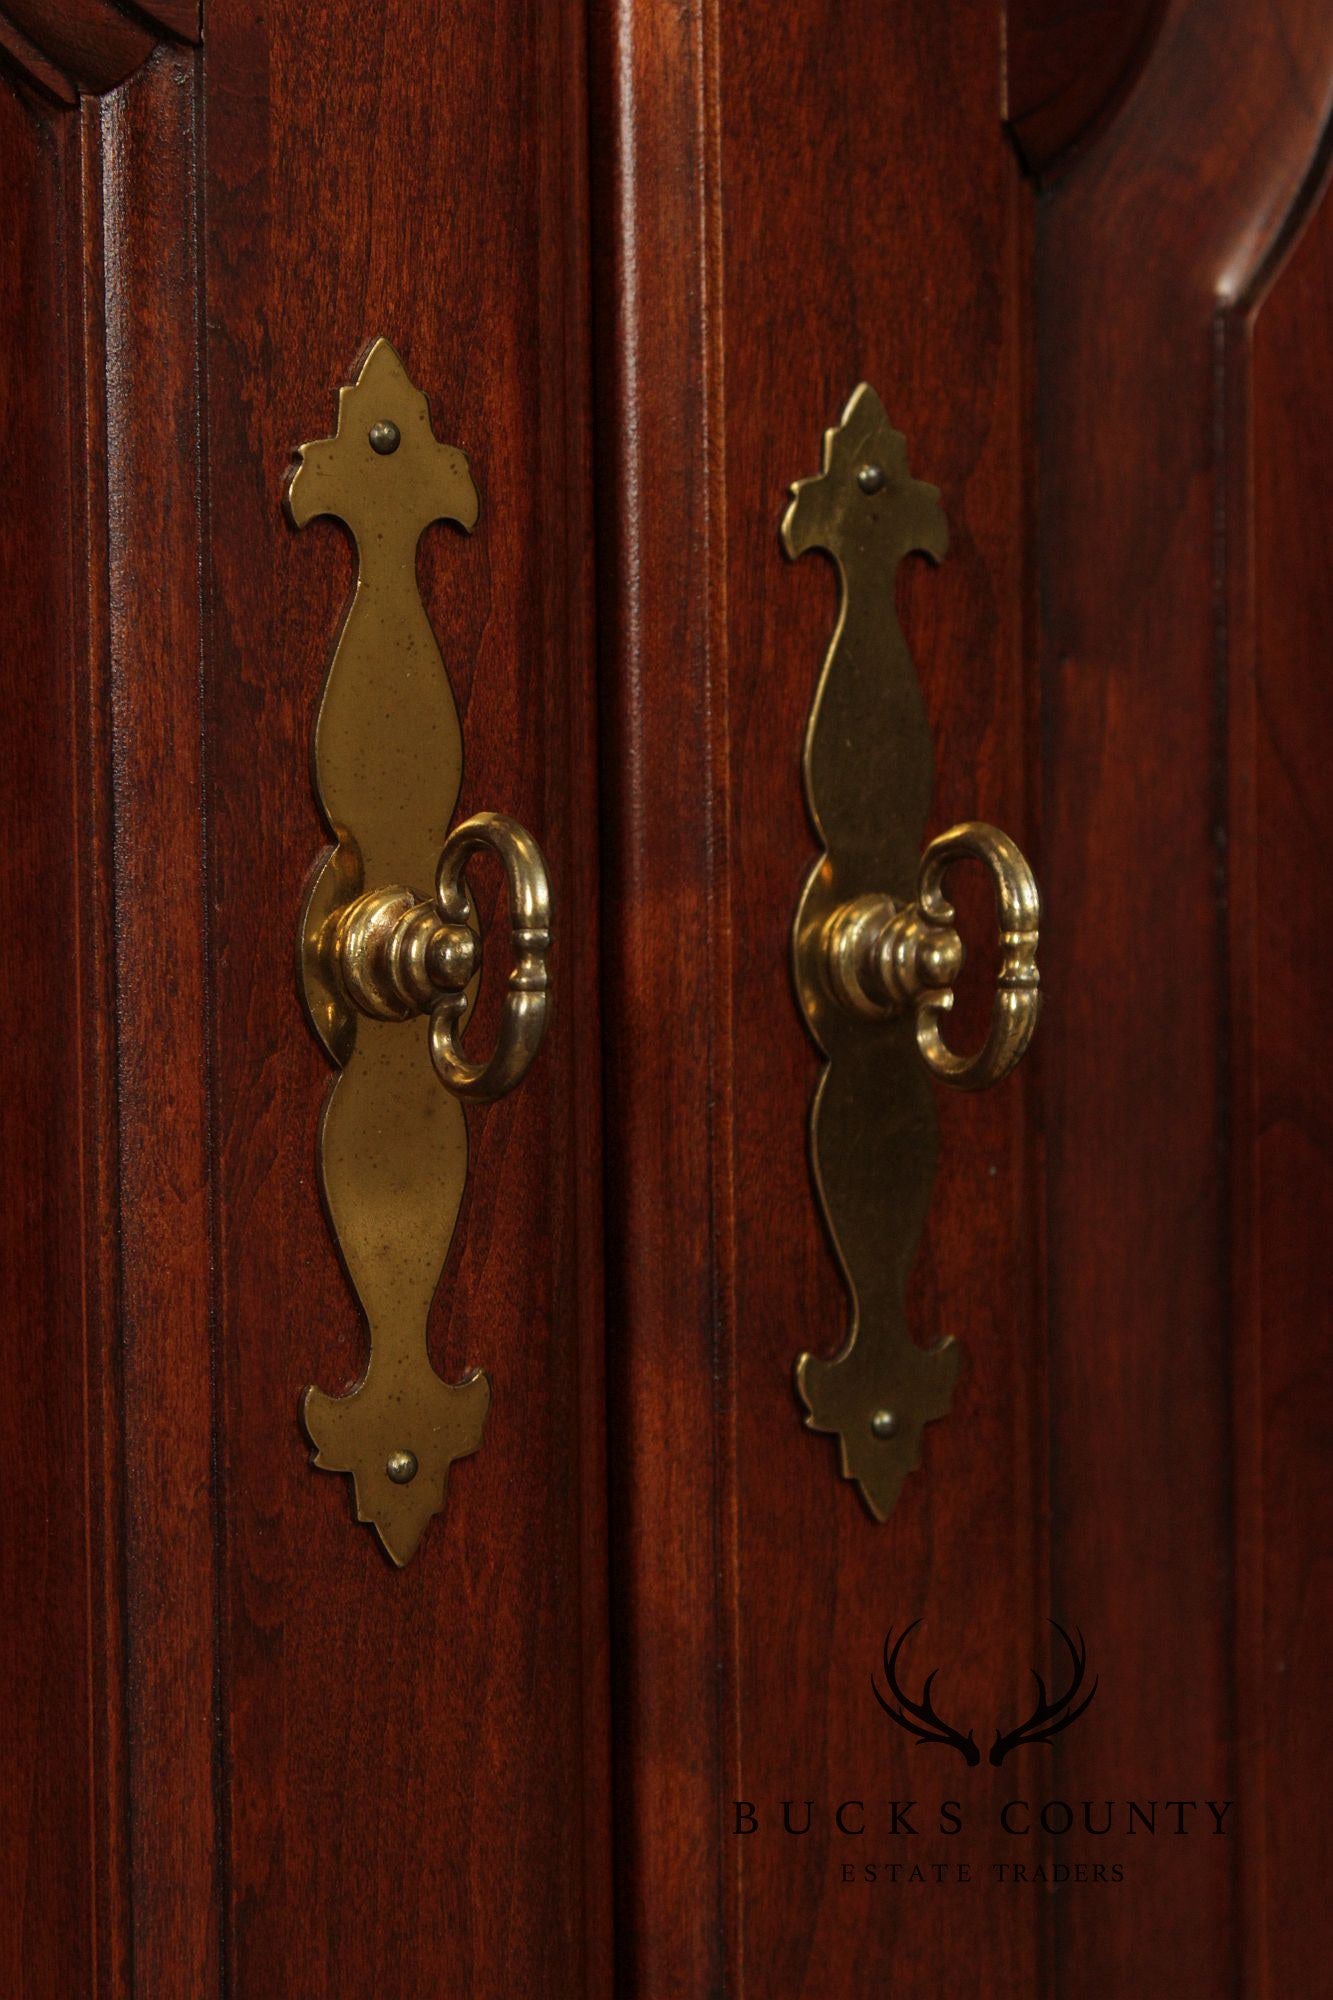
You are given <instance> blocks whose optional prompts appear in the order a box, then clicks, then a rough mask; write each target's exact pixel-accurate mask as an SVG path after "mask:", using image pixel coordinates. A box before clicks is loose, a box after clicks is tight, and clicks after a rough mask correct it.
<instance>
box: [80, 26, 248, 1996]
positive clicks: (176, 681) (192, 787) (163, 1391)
mask: <svg viewBox="0 0 1333 2000" xmlns="http://www.w3.org/2000/svg"><path fill="white" fill-rule="evenodd" d="M196 63H197V58H196V57H195V56H194V55H193V54H192V53H188V52H179V51H174V50H173V51H166V50H164V51H163V52H162V54H161V55H160V56H159V57H158V58H157V59H156V60H155V61H154V63H153V64H152V66H151V67H150V69H149V70H147V71H146V72H145V73H144V74H143V76H142V77H141V78H140V79H139V80H138V82H137V84H136V85H135V86H133V87H132V89H131V90H130V91H128V92H123V93H120V94H119V95H117V96H116V97H115V98H113V99H111V100H109V101H108V102H107V103H106V104H104V106H103V107H102V110H101V113H100V140H101V151H102V206H103V217H104V225H103V233H104V240H105V244H106V249H105V288H106V307H105V312H106V350H105V367H106V411H107V415H106V436H107V446H106V451H107V494H106V506H107V519H108V546H107V603H108V621H109V622H108V648H109V658H110V671H111V757H112V792H113V802H114V814H115V888H114V899H115V900H114V907H115V922H116V957H115V964H116V1006H115V1021H116V1062H117V1078H116V1096H117V1113H118V1120H119V1133H120V1146H119V1159H118V1173H119V1192H120V1216H119V1236H120V1243H119V1247H120V1255H121V1267H122V1277H121V1292H120V1341H121V1380H122V1408H121V1422H122V1425H123V1430H124V1440H125V1444H124V1450H125V1481H126V1498H125V1525H124V1534H125V1547H124V1564H125V1593H126V1606H125V1622H126V1634H127V1673H128V1682H129V1686H128V1718H127V1722H128V1739H129V1749H128V1777H129V1785H130V1794H131V1813H130V1829H131V1868H132V1885H133V1897H134V1909H133V1967H134V1980H135V1983H136V1990H141V1991H148V1992H152V1991H154V1990H158V1991H160V1990H164V1989H167V1988H169V1987H170V1986H171V1985H173V1984H179V1983H181V1982H183V1983H184V1984H185V1985H186V1987H187V1988H188V1990H189V1991H190V1992H191V1993H197V1994H199V1995H201V1996H204V1995H208V1994H211V1993H216V1992H217V1991H218V1990H219V1964H218V1937H219V1928H218V1914H219V1913H218V1907H217V1894H216V1880H215V1875H216V1869H217V1866H218V1860H219V1850H218V1828H217V1810H216V1801H215V1787H216V1780H217V1775H218V1774H217V1770H216V1764H215V1752H216V1728H215V1704H216V1674H217V1657H218V1633H217V1630H216V1624H215V1604H214V1588H213V1555H214V1515H215V1505H216V1498H215V1494H214V1490H213V1480H212V1462H213V1450H214V1422H215V1410H214V1397H213V1356H212V1352H211V1349H212V1338H213V1318H212V1312H213V1306H212V1296H211V1272H210V1262H211V1260H210V1254H209V1203H210V1186H211V1162H210V1153H211V1141H210V1131H209V1104H208V1046H207V1039H206V1037H207V1028H208V1019H207V1000H206V980H207V968H206V949H207V912H206V906H205V896H204V834H203V804H204V797H203V782H204V781H203V742H202V717H201V711H200V699H199V673H200V661H201V645H202V630H201V623H200V604H199V572H200V563H201V560H202V555H203V537H204V521H203V515H202V508H203V496H202V492H201V486H200V465H199V456H198V452H199V431H200V424H201V421H202V414H203V412H202V393H201V384H200V381H199V372H198V363H197V349H198V319H197V315H198V277H199V270H198V262H197V257H198V250H197V243H196V234H195V205H194V190H195V176H196V172H197V139H198V125H197V122H196V121H197V100H196V85H197V72H196ZM146 380H150V381H151V384H152V388H151V393H147V394H146V393H145V381H146ZM150 535H151V543H150V541H149V537H150ZM149 546H151V550H152V555H151V560H150V559H148V556H147V550H148V548H149Z"/></svg>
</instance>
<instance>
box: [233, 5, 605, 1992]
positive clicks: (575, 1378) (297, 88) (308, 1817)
mask: <svg viewBox="0 0 1333 2000" xmlns="http://www.w3.org/2000/svg"><path fill="white" fill-rule="evenodd" d="M205 63H206V80H207V102H208V121H209V122H208V156H207V169H206V191H205V200H206V213H207V250H206V255H207V267H206V272H205V280H204V293H205V299H206V310H207V314H208V320H209V326H210V334H209V339H208V343H207V350H206V370H207V394H208V465H207V492H208V515H209V537H208V562H207V567H206V572H205V600H206V633H207V637H206V643H205V700H206V716H207V724H206V744H207V756H208V765H209V773H208V792H209V805H210V812H209V845H210V869H211V876H210V880H211V893H210V921H211V927H212V962H213V970H212V992H211V1013H212V1020H213V1024H214V1041H213V1062H212V1078H211V1090H212V1100H213V1104H214V1125H215V1132H216V1146H217V1153H216V1191H217V1192H216V1215H215V1249H214V1255H215V1260H216V1274H217V1277H216V1292H215V1311H216V1316H217V1317H216V1325H217V1343H216V1345H217V1359H218V1367H219V1380H220V1393H221V1399H222V1406H221V1411H220V1418H219V1451H220V1471H221V1478H222V1482H223V1488H224V1491H225V1494H226V1496H227V1503H226V1511H225V1516H224V1520H223V1542H222V1550H221V1584H220V1599H219V1618H220V1624H221V1630H222V1635H223V1640H222V1661H221V1682H220V1702H221V1712H222V1716H223V1746H224V1748H223V1767H224V1770H225V1773H226V1785H225V1795H224V1811H225V1815H226V1829H227V1831H226V1852H227V1860H226V1877H225V1885H224V1898H225V1900H224V1908H223V1923H224V1929H225V1958H226V1964H227V1968H228V1979H229V1991H231V1992H232V1993H234V1994H236V1995H251V1996H254V2000H261V1996H267V1995H268V1994H269V1993H272V1992H273V1991H274V1990H275V1989H276V1988H282V1989H290V1990H300V1991H302V1992H308V1993H311V1994H320V1995H329V1996H334V1995H337V1996H345V2000H368V1996H369V1995H371V1994H374V1993H381V1992H383V1993H390V1992H393V1993H403V1994H421V1995H423V1996H424V1995H426V1994H435V1993H439V1992H442V1991H445V1990H448V1991H451V1992H452V1991H457V1992H459V1993H476V1994H478V1995H481V1994H487V1993H495V1994H499V1993H501V1992H504V1993H506V1994H509V1993H513V1994H525V1995H527V1994H531V1995H533V1996H549V1997H550V2000H564V1996H566V1995H568V1994H573V1993H579V1994H582V1993H584V1992H589V1993H593V1994H604V1993H607V1992H608V1991H609V1963H608V1945H609V1923H608V1921H607V1919H606V1910H605V1898H606V1894H607V1884H608V1881H609V1874H608V1850H607V1826H606V1815H605V1791H604V1782H603V1780H604V1772H605V1768H606V1728H607V1718H606V1703H605V1697H604V1691H603V1679H602V1672H603V1669H602V1658H601V1656H602V1649H603V1645H604V1637H603V1634H604V1626H605V1616H606V1608H605V1595H604V1590H605V1579H604V1571H603V1560H602V1553H601V1539H602V1527H601V1522H602V1512H603V1493H602V1486H603V1480H602V1469H601V1452H600V1445H599V1442H598V1440H599V1433H600V1412H601V1404H602V1392H601V1386H600V1336H601V1315H600V1301H599V1275H600V1248H599V1226H598V1224H599V1210H600V1200H601V1180H600V1167H599V1121H600V1113H599V1104H598V1097H599V1092H598V1067H599V1050H598V1027H597V965H596V957H595V953H596V942H597V892H596V869H595V856H596V844H595V828H596V816H595V797H594V791H593V785H594V779H595V770H594V764H593V758H592V749H591V744H592V719H593V707H592V696H593V686H592V672H591V660H592V647H591V623H590V609H591V605H590V592H589V584H590V573H589V560H588V550H589V547H590V540H591V523H590V484H589V473H588V463H587V446H588V425H587V374H588V332H587V324H586V313H587V303H586V280H585V266H584V259H585V255H586V238H587V223H586V210H585V202H584V194H583V177H584V165H583V160H584V131H585V127H584V119H583V104H582V36H581V33H580V32H579V24H578V22H577V20H575V19H574V18H572V17H570V16H567V15H566V14H565V13H564V11H563V10H560V9H543V10H541V12H540V15H537V14H532V15H529V14H528V13H526V12H525V11H524V10H522V9H520V8H514V7H509V8H505V9H502V10H498V11H497V10H496V9H495V8H494V7H493V6H492V5H490V4H489V0H475V4H469V5H465V6H461V7H451V8H449V9H446V10H436V9H431V10H423V9H421V8H419V7H417V6H415V5H409V4H402V5H396V6H391V7H389V8H387V9H384V10H374V11H373V12H369V13H368V12H367V10H366V9H365V8H364V7H362V6H360V5H354V4H351V0H340V4H333V5H328V6H324V7H321V8H320V9H318V10H316V11H315V12H312V11H311V9H310V8H308V7H307V6H306V5H304V4H303V0H290V4H281V3H279V4H273V5H269V6H268V7H266V8H265V10H264V15H263V18H262V21H261V22H260V23H258V25H257V24H256V20H255V14H254V10H253V8H252V7H251V6H249V5H248V4H242V0H215V4H214V5H213V6H212V7H211V9H210V13H209V21H208V42H207V52H206V57H205ZM315 79H320V81H319V83H318V85H317V86H316V84H315ZM376 333H384V334H386V335H388V336H389V338H391V339H392V340H393V341H394V342H395V343H396V344H397V345H398V346H399V349H400V351H401V353H402V356H403V359H404V361H405V363H406V365H407V367H408V369H409V370H410V372H411V374H412V376H413V378H414V379H415V381H416V382H417V383H418V384H419V385H420V386H421V387H422V388H423V389H425V390H426V391H427V392H428V393H429V396H430V400H431V407H432V411H433V415H434V420H435V424H436V428H437V433H438V435H439V436H440V437H442V438H444V439H447V440H449V441H451V442H457V443H459V444H461V445H462V446H463V447H464V448H465V449H466V450H467V451H468V452H469V454H470V455H471V461H472V469H473V473H474V476H475V478H476V482H477V486H478V490H479V492H480V495H481V510H482V511H481V519H480V522H479V525H478V528H477V530H476V533H475V535H474V536H472V537H471V538H464V537H462V536H460V535H458V534H456V533H452V532H450V531H448V530H446V529H444V528H436V529H434V530H432V531H431V532H430V533H429V534H428V535H427V536H426V537H425V539H424V541H423V544H422V548H421V553H420V575H421V580H422V587H423V590H424V593H425V597H426V601H427V604H428V606H429V607H430V609H431V611H432V613H433V615H434V619H435V623H436V630H437V632H438V634H439V638H440V643H441V648H442V651H443V654H444V658H445V662H446V665H447V667H448V669H449V671H450V674H451V677H452V681H453V686H454V691H455V694H456V696H457V699H458V704H459V709H460V712H461V716H462V723H463V741H464V745H465V773H464V781H463V792H462V796H461V798H460V801H459V811H460V814H468V813H471V812H473V811H475V810H477V809H478V808H480V807H490V808H493V809H495V810H500V811H504V812H506V813H512V814H514V815H516V816H517V817H518V818H519V819H520V820H522V821H523V823H524V824H525V825H527V826H528V827H530V828H531V829H532V831H533V833H534V835H535V836H536V837H537V838H538V840H539V841H540V842H541V844H542V847H543V848H544V850H545V853H546V856H547V859H548V862H549V866H550V873H551V879H552V884H553V894H554V904H555V946H554V950H553V953H552V966H553V976H554V979H555V982H556V984H555V1008H554V1021H553V1025H552V1029H551V1033H550V1035H549V1036H548V1038H547V1041H546V1043H545V1045H544V1047H543V1050H542V1053H541V1056H540V1058H539V1060H538V1062H537V1064H536V1065H535V1067H534V1069H533V1071H532V1073H531V1075H530V1076H529V1077H528V1078H527V1080H526V1081H525V1083H524V1085H523V1087H522V1089H521V1090H519V1091H518V1092H516V1093H515V1095H514V1096H513V1097H511V1098H509V1099H506V1100H505V1101H504V1102H502V1103H500V1104H497V1105H495V1106H492V1107H489V1108H485V1109H482V1110H478V1111H472V1112H470V1113H469V1126H470V1132H471V1147H472V1160H471V1169H470V1178H469V1182H468V1192H467V1197H466V1201H465V1205H464V1208H463V1211H462V1214H461V1216H460V1220H459V1225H458V1232H457V1237H456V1240H455V1246H454V1252H453V1255H452V1256H451V1259H450V1262H449V1265H448V1269H447V1272H446V1276H445V1280H444V1285H443V1288H442V1292H441V1296H440V1300H439V1304H438V1307H437V1312H436V1319H435V1325H434V1329H433V1332H434V1354H435V1358H436V1361H437V1365H438V1366H439V1368H440V1370H441V1372H442V1373H443V1374H444V1375H445V1376H446V1377H448V1378H450V1379H456V1378H457V1377H458V1376H459V1375H460V1374H462V1373H463V1372H464V1370H465V1369H466V1368H467V1367H468V1366H469V1365H472V1364H481V1365H485V1366H486V1367H487V1368H488V1369H489V1371H490V1373H491V1379H492V1384H493V1390H494V1396H493V1403H492V1407H491V1412H490V1416H489V1419H488V1423H487V1428H486V1436H485V1441H484V1444H483V1447H482V1449H481V1451H480V1452H479V1453H478V1454H477V1456H476V1457H474V1458H471V1459H469V1460H467V1461H466V1462H465V1463H462V1464H460V1465H458V1466H456V1467H455V1469H454V1471H453V1473H452V1475H451V1478H450V1482H449V1494H448V1502H447V1507H446V1511H445V1513H444V1515H443V1517H442V1518H441V1519H439V1520H437V1521H436V1522H435V1523H434V1524H433V1525H432V1527H431V1529H430V1531H429V1534H428V1536H427V1539H426V1541H425V1543H424V1544H423V1547H422V1549H421V1551H420V1552H419V1554H418V1555H417V1556H416V1558H415V1559H414V1561H413V1563H412V1564H411V1566H410V1567H409V1568H408V1569H407V1570H406V1571H404V1572H402V1573H401V1574H400V1573H398V1572H396V1571H395V1570H394V1569H393V1568H392V1567H391V1566H390V1565H389V1564H388V1562H387V1561H386V1560H385V1559H384V1557H383V1556H382V1554H381V1553H380V1551H379V1550H378V1548H377V1547H376V1544H375V1542H374V1539H373V1537H372V1535H371V1534H370V1532H369V1531H368V1530H367V1529H365V1528H362V1527H358V1526H356V1525H355V1524H354V1522H353V1520H352V1515H351V1504H350V1494H349V1488H348V1484H347V1482H346V1481H345V1480H343V1479H341V1478H335V1477H331V1476H329V1475H327V1474H319V1473H315V1472H312V1470H311V1469H310V1465H309V1462H308V1456H309V1455H308V1449H307V1447H305V1445H304V1444H303V1441H302V1439H301V1436H300V1433H299V1430H298V1427H297V1420H296V1411H297V1403H298V1399H299V1396H300V1393H301V1390H302V1388H303V1386H304V1385H305V1384H306V1383H307V1382H311V1381H313V1382H318V1383H320V1384H322V1385H324V1386H326V1387H327V1388H330V1389H336V1388H338V1387H339V1386H341V1385H344V1384H349V1383H350V1382H351V1381H352V1380H353V1379H354V1377H355V1375H356V1374H357V1373H358V1372H359V1369H360V1366H361V1362H362V1358H363V1353H364V1336H363V1333H362V1330H361V1327H360V1325H359V1323H358V1315H357V1313H356V1310H355V1307H354V1304H353V1301H352V1299H351V1297H350V1295H349V1292H348V1289H347V1286H346V1283H345V1280H344V1278H343V1276H342V1273H341V1271H340V1269H339V1266H338V1262H337V1258H336V1255H335V1251H334V1247H333V1244H332V1241H331V1240H330V1237H329V1235H328V1233H327V1231H326V1229H325V1226H324V1222H323V1219H322V1216H321V1214H320V1209H319V1198H318V1194H317V1191H316V1186H315V1178H314V1144H315V1124H316V1118H317V1114H318V1110H319V1105H320V1102H321V1099H322V1096H323V1093H324V1090H325V1087H326V1083H327V1079H328V1067H327V1064H326V1062H325V1060H324V1058H323V1057H322V1055H321V1053H320V1051H319V1049H318V1048H317V1046H316V1044H315V1042H314V1039H313V1037H312V1036H311V1035H310V1033H309V1031H308V1029H307V1027H306V1024H305V1022H304V1020H303V1019H302V1016H301V1012H300V1008H299V1005H298V1003H297V1000H296V996H295V993H294V990H293V980H292V950H293V924H294V921H295V916H296V913H297V911H298V909H299V906H300V897H301V888H302V882H303V880H304V877H305V874H306V871H307V869H308V867H309V865H310V863H311V861H312V859H313V857H314V856H315V854H316V853H317V852H318V851H319V850H320V848H321V847H322V846H323V844H324V842H325V839H326V835H325V833H324V830H323V828H322V826H321V824H320V821H319V817H318V814H317V812H316V809H315V805H314V801H313V799H312V796H311V793H310V790H309V785H308V781H307V777H306V773H307V769H308V756H309V743H310V735H311V729H312V726H313V721H314V714H315V705H316V701H317V698H318V694H319V690H320V687H321V685H322V682H323V678H324V674H325V672H326V669H327V666H328V660H329V655H330V651H331V648H332V644H333V641H334V637H335V635H336V632H337V629H338V624H339V620H340V617H341V613H342V607H343V601H344V597H345V593H346V590H347V586H348V582H349V578H350V566H349V559H348V550H347V545H346V542H345V540H344V539H343V538H342V537H341V536H340V535H339V534H338V533H337V532H336V531H334V530H322V531H317V532H312V533H308V534H306V535H304V536H302V537H301V538H300V540H299V541H298V540H296V539H295V538H294V537H293V536H291V534H290V533H289V531H288V530H287V529H286V527H285V526H284V523H283V520H282V517H281V513H280V506H279V502H280V496H281V491H282V481H283V473H284V469H285V467H286V464H287V462H288V458H289V454H290V453H291V451H292V450H293V448H294V447H295V445H296V444H297V443H299V442H300V441H302V440H304V439H309V438H314V437H320V436H323V435H325V434H326V433H327V432H328V430H329V428H330V426H331V423H332V421H333V417H334V413H335V399H336V392H337V388H338V385H339V384H340V383H341V382H343V381H345V380H347V379H348V377H349V376H350V374H351V373H352V371H353V365H354V363H355V360H356V357H357V354H358V350H359V349H360V348H361V347H362V345H363V343H364V342H365V341H366V340H367V338H368V337H370V336H371V335H373V334H376ZM424 886H427V887H428V886H429V885H424ZM488 950H489V951H490V953H492V954H502V953H503V951H504V933H503V930H500V931H493V932H492V942H491V944H490V946H489V947H488ZM585 1811H586V1814H587V1837H586V1840H581V1839H580V1837H579V1822H580V1816H581V1814H583V1813H584V1812H585Z"/></svg>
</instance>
